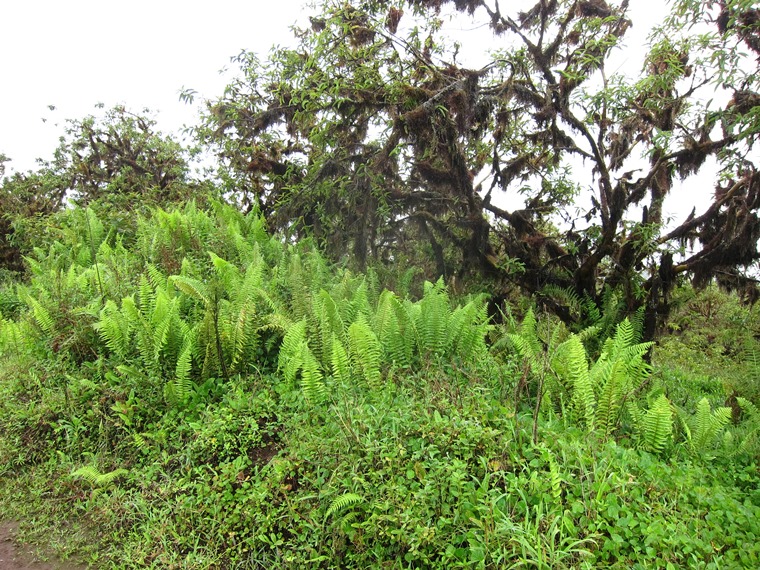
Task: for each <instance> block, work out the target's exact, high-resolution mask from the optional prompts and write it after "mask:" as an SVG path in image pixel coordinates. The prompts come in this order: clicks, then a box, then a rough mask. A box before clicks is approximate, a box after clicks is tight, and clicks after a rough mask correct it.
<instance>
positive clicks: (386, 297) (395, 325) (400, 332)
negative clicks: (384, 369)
mask: <svg viewBox="0 0 760 570" xmlns="http://www.w3.org/2000/svg"><path fill="white" fill-rule="evenodd" d="M410 321H411V319H410V318H409V313H408V312H407V311H406V310H405V309H404V306H403V305H402V304H401V302H400V301H399V299H398V297H397V296H396V295H395V294H394V293H392V292H391V291H383V292H382V293H381V294H380V299H379V301H378V305H377V311H376V313H375V318H374V325H375V330H376V331H378V340H379V341H380V344H381V346H382V350H383V360H384V361H386V362H390V363H392V364H396V365H397V366H404V367H405V366H409V365H410V364H411V359H412V351H413V347H414V346H415V345H416V340H415V338H414V334H411V329H412V327H411V322H410Z"/></svg>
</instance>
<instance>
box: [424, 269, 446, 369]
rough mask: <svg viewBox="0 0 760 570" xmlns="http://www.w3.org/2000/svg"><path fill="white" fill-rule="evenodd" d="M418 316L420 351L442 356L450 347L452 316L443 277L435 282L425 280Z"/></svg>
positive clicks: (425, 353)
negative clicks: (449, 331)
mask: <svg viewBox="0 0 760 570" xmlns="http://www.w3.org/2000/svg"><path fill="white" fill-rule="evenodd" d="M419 306H420V313H419V315H418V318H417V323H416V324H417V331H418V332H419V339H418V342H419V352H420V355H421V356H423V357H424V356H426V355H436V356H442V355H443V354H445V352H446V351H447V349H448V341H449V336H448V325H449V320H450V318H451V307H450V306H449V297H448V295H447V294H446V288H445V286H444V284H443V279H439V280H438V281H437V282H436V283H435V284H433V283H430V282H429V281H427V282H425V286H424V294H423V296H422V299H421V300H420V302H419Z"/></svg>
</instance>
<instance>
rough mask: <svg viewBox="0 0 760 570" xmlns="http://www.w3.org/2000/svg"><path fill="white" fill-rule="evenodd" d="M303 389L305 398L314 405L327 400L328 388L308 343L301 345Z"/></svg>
mask: <svg viewBox="0 0 760 570" xmlns="http://www.w3.org/2000/svg"><path fill="white" fill-rule="evenodd" d="M300 362H301V367H300V368H301V389H302V390H303V394H304V397H305V398H306V400H307V401H308V402H310V403H312V404H321V403H322V402H324V401H325V400H326V399H327V387H326V386H325V383H324V381H323V379H322V371H321V370H320V367H319V362H317V359H316V358H315V357H314V355H313V354H312V353H311V350H309V346H308V345H307V344H306V343H303V344H302V345H301V356H300Z"/></svg>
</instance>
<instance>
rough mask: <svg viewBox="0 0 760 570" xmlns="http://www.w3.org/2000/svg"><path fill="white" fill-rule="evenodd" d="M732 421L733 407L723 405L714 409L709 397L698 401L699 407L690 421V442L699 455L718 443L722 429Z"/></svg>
mask: <svg viewBox="0 0 760 570" xmlns="http://www.w3.org/2000/svg"><path fill="white" fill-rule="evenodd" d="M729 421H731V408H728V407H721V408H716V409H715V410H714V411H713V410H712V409H711V407H710V402H709V401H708V400H707V398H702V399H701V400H700V401H699V402H698V403H697V409H696V412H695V413H694V416H693V418H692V420H691V422H689V423H690V426H689V428H690V430H689V432H688V434H689V443H690V446H691V449H692V451H693V452H694V453H696V454H697V455H698V456H701V455H703V454H704V453H706V452H708V451H709V449H710V448H712V447H713V446H714V444H715V443H716V441H715V440H716V437H717V436H718V434H719V433H720V431H721V430H722V429H723V428H724V427H726V425H728V422H729Z"/></svg>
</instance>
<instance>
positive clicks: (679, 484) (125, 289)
mask: <svg viewBox="0 0 760 570" xmlns="http://www.w3.org/2000/svg"><path fill="white" fill-rule="evenodd" d="M84 219H87V220H89V228H90V229H93V228H94V229H95V231H90V230H88V224H85V223H83V220H84ZM48 223H49V224H50V227H51V228H54V229H55V232H53V233H54V234H55V235H58V236H61V237H60V239H55V240H52V241H50V242H49V243H47V244H46V245H47V246H46V248H45V249H42V248H38V249H36V250H35V253H34V255H33V256H32V257H30V258H29V260H28V263H29V267H30V276H29V279H28V281H26V282H24V283H20V282H19V283H6V285H5V286H4V287H3V289H2V297H1V298H2V300H3V304H2V311H3V318H2V325H1V326H2V329H0V333H1V336H0V339H2V344H1V345H0V351H2V357H3V360H2V363H3V364H2V368H1V369H0V373H1V374H2V376H0V390H2V398H0V428H2V430H1V432H0V433H2V436H1V437H0V455H1V456H2V463H1V464H2V465H3V472H2V478H1V479H0V485H2V496H3V497H4V499H3V501H2V503H0V505H1V506H0V508H2V511H0V512H1V513H2V516H4V517H10V516H14V517H21V518H25V519H27V520H33V521H35V528H36V533H37V534H36V535H35V534H34V533H33V532H32V531H30V534H29V535H27V536H28V537H29V538H30V539H34V538H35V536H36V537H37V540H39V539H41V537H47V536H48V534H47V528H48V527H49V526H53V527H55V526H56V525H60V524H61V523H60V521H61V520H66V521H67V525H69V524H72V525H74V526H75V528H80V527H81V528H82V529H83V530H82V533H85V532H86V531H87V530H89V531H90V533H91V535H94V536H95V537H96V538H94V539H93V538H92V536H90V539H89V540H92V541H93V542H92V543H91V544H90V545H89V546H85V545H83V544H77V542H76V541H77V539H78V537H80V536H87V535H85V534H79V533H77V534H74V533H73V532H72V533H71V535H70V537H69V540H68V541H65V542H64V543H63V545H64V548H68V549H74V550H76V552H78V553H79V554H80V555H83V556H84V557H85V558H86V559H87V560H88V561H90V562H91V563H92V564H93V565H94V566H96V567H115V568H116V567H118V568H129V567H132V568H143V567H149V566H152V567H160V568H164V567H166V568H169V567H182V568H229V567H241V568H259V567H260V568H271V567H277V568H287V567H290V568H302V567H317V568H318V567H324V568H328V567H355V568H367V567H398V568H411V567H433V568H457V567H462V568H472V567H482V568H498V567H512V566H518V565H522V566H528V567H538V568H563V567H564V568H576V567H608V566H623V565H626V566H629V565H633V566H634V567H641V568H644V567H652V566H658V567H666V566H668V565H670V566H672V567H684V566H689V567H702V568H719V567H720V568H731V567H746V568H751V567H755V566H756V565H757V564H758V562H760V549H759V548H758V546H757V545H758V540H757V536H758V534H759V533H760V522H758V521H760V494H758V491H757V489H758V482H759V480H760V476H758V473H757V468H756V463H755V462H756V461H757V458H758V449H760V447H759V446H758V427H760V422H759V421H758V413H757V407H756V404H757V401H755V402H754V403H753V402H751V401H749V400H747V399H745V398H743V397H742V396H739V397H736V398H735V400H736V405H737V406H739V408H740V417H738V418H735V420H736V421H731V420H732V412H733V410H732V409H731V408H729V407H724V406H723V405H722V402H719V403H717V404H716V403H715V402H716V399H721V398H722V399H725V397H726V392H725V391H724V390H719V389H716V387H715V384H716V383H718V382H719V381H718V380H717V379H715V377H714V376H709V378H710V382H708V381H707V380H705V381H703V382H695V383H691V384H687V383H686V382H685V381H683V379H682V375H684V374H687V373H693V369H692V370H686V369H684V368H683V367H681V366H680V365H679V364H678V363H677V360H673V361H672V362H674V363H669V362H667V361H666V362H663V363H658V365H657V368H656V369H655V371H654V372H653V371H652V368H651V366H650V365H649V364H648V363H647V362H646V360H645V358H644V357H645V356H646V355H647V353H648V351H649V350H650V348H651V347H652V344H651V343H641V342H640V341H639V340H638V339H639V338H640V335H641V332H640V331H641V326H640V323H639V324H636V321H635V319H634V320H633V321H628V320H624V321H622V322H621V323H620V324H619V325H618V326H617V327H616V329H615V332H614V334H613V335H612V336H610V337H608V338H607V339H599V338H598V329H599V327H596V328H595V327H591V328H587V329H585V330H584V331H582V332H580V333H577V334H576V333H571V332H570V331H569V330H568V329H567V328H566V327H565V326H564V325H563V324H562V323H561V322H560V321H558V320H557V319H556V318H555V317H551V316H549V315H547V314H544V313H540V314H535V313H534V312H533V311H532V310H530V311H528V312H527V313H526V315H525V316H524V318H523V319H521V323H520V325H519V326H515V325H510V324H503V325H494V324H491V323H490V322H489V319H488V315H487V310H486V303H485V301H486V299H485V297H484V296H482V295H477V296H473V297H465V298H461V299H459V300H454V299H452V298H451V297H450V296H449V294H448V293H447V290H446V288H445V287H444V286H443V284H442V283H441V282H438V283H437V284H434V283H429V282H428V283H425V284H424V286H423V287H421V288H420V289H419V297H418V298H417V297H414V296H413V295H411V294H405V295H403V296H401V295H398V294H395V293H393V292H391V291H389V290H383V289H381V287H380V286H379V285H378V283H379V281H380V279H379V278H378V276H377V274H376V273H374V272H369V273H367V274H364V275H362V274H354V273H352V272H350V271H348V270H346V269H343V268H340V267H337V266H334V265H331V264H329V263H328V262H327V261H325V259H324V258H323V257H322V256H321V255H320V254H319V253H318V252H317V251H316V250H315V249H314V248H313V246H312V245H311V244H310V243H309V242H308V241H304V242H301V243H298V244H292V245H283V244H282V242H280V241H278V240H277V239H275V238H272V237H270V236H269V235H268V233H267V232H266V230H265V221H264V219H263V218H262V217H261V216H260V215H259V214H258V213H256V212H252V213H250V214H248V215H243V214H241V213H239V211H237V210H236V209H234V208H232V207H230V206H226V205H223V204H222V203H220V202H214V203H212V204H211V206H210V207H209V208H208V209H199V208H197V207H196V206H195V205H194V204H192V203H190V204H188V205H187V206H185V207H184V208H182V209H174V210H169V211H164V210H160V209H156V210H153V211H152V212H150V213H149V214H147V215H146V216H145V217H140V218H139V219H138V220H137V222H136V224H135V225H136V228H137V229H136V232H135V234H134V236H133V237H131V238H129V239H127V238H125V237H123V235H122V234H119V233H118V232H117V231H116V227H115V226H114V227H108V226H107V225H105V223H104V222H102V221H101V219H100V217H99V214H98V211H97V208H95V207H92V208H88V209H73V210H68V211H65V212H63V213H61V214H59V215H57V216H56V217H55V218H51V219H49V220H48ZM93 240H94V241H93ZM93 252H94V253H93ZM407 283H408V281H407ZM413 288H416V287H413ZM710 296H712V297H710ZM708 298H715V299H719V300H720V301H721V302H722V303H723V310H724V311H727V312H731V311H736V312H741V311H743V314H744V315H745V318H747V319H752V316H753V312H752V311H749V310H748V309H743V308H741V306H740V305H736V304H734V303H733V302H732V298H731V297H729V296H727V295H725V294H719V293H717V292H715V291H712V290H711V291H708V292H707V293H705V294H702V295H701V296H698V297H697V298H695V299H692V300H690V301H685V303H693V302H696V299H708ZM415 299H416V300H415ZM704 302H706V301H704ZM507 321H508V322H509V321H510V319H507ZM694 326H696V325H694ZM703 330H704V329H703ZM692 334H694V335H695V338H697V337H699V331H698V330H692ZM703 334H704V333H703ZM736 334H740V333H736ZM695 342H696V341H694V340H692V341H690V344H689V345H688V346H689V347H692V348H690V349H696V348H694V344H695ZM586 345H588V346H589V347H596V346H599V347H600V349H599V350H598V352H597V353H596V354H594V355H592V356H589V354H591V353H590V352H589V351H590V350H592V349H591V348H587V347H586ZM668 346H669V345H668V343H663V347H664V348H663V350H662V351H657V352H655V357H656V358H655V360H656V361H657V360H659V359H660V358H662V357H663V355H665V356H667V350H666V349H667V347H668ZM670 350H672V348H671V349H670ZM745 369H746V370H747V371H749V370H751V369H752V362H751V361H750V362H748V363H747V364H746V368H745ZM704 374H705V376H704V378H708V376H707V373H704ZM673 378H676V379H678V378H681V381H680V382H676V383H673V384H671V379H673ZM732 389H733V388H732ZM671 390H672V391H673V392H674V394H676V395H677V396H675V397H673V396H670V394H671ZM684 394H688V396H689V397H688V398H683V395H684ZM676 398H682V399H683V401H678V400H676ZM82 540H83V539H82Z"/></svg>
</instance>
